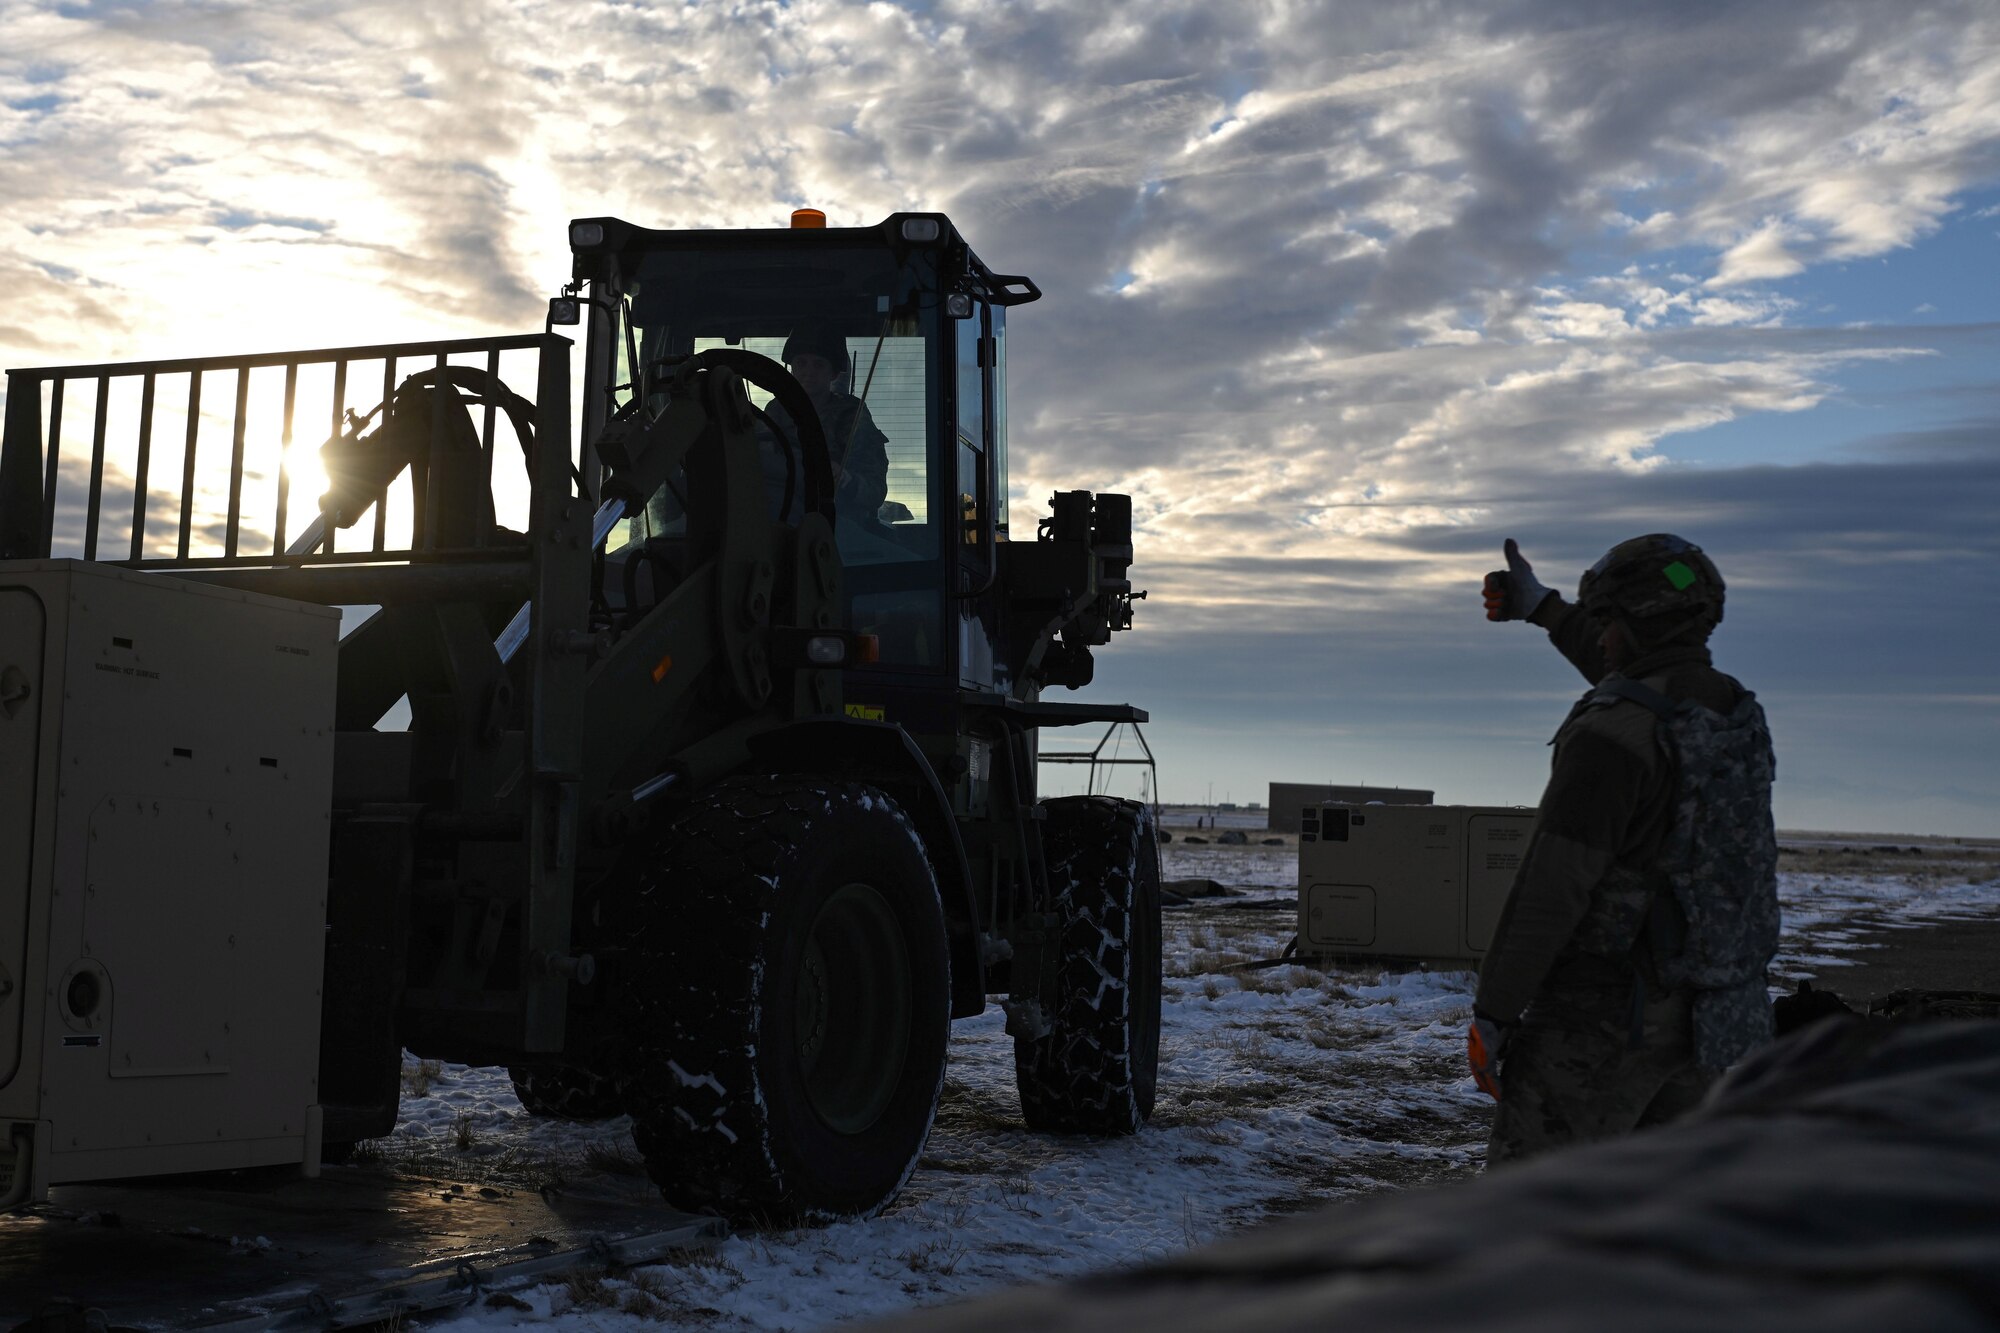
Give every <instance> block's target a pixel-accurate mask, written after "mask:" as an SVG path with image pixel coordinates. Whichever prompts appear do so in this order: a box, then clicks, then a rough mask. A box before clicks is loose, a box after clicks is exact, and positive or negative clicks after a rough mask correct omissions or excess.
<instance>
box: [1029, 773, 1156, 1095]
mask: <svg viewBox="0 0 2000 1333" xmlns="http://www.w3.org/2000/svg"><path fill="white" fill-rule="evenodd" d="M1042 808H1043V809H1044V810H1046V811H1047V812H1048V815H1047V821H1046V822H1045V823H1044V824H1043V833H1042V846H1043V851H1044V854H1045V856H1046V859H1047V861H1048V866H1049V880H1050V884H1051V887H1052V889H1053V890H1054V893H1055V911H1056V915H1057V917H1058V919H1059V925H1058V930H1059V932H1060V934H1059V937H1058V938H1059V943H1058V945H1057V950H1056V959H1055V965H1056V968H1057V978H1056V985H1057V999H1056V1002H1055V1006H1054V1010H1053V1012H1051V1013H1049V1014H1047V1015H1046V1018H1047V1020H1048V1023H1049V1031H1048V1033H1047V1034H1046V1035H1044V1036H1042V1037H1038V1038H1029V1037H1019V1036H1017V1037H1016V1038H1015V1039H1014V1077H1015V1081H1016V1083H1017V1084H1018V1086H1019V1088H1020V1092H1021V1115H1022V1117H1023V1118H1024V1119H1026V1120H1027V1122H1028V1127H1029V1128H1031V1129H1038V1130H1045V1131H1051V1132H1056V1133H1069V1134H1131V1133H1135V1132H1137V1130H1138V1128H1139V1126H1140V1125H1142V1124H1144V1123H1145V1122H1146V1119H1147V1118H1148V1117H1149V1116H1151V1115H1152V1114H1153V1092H1154V1088H1155V1085H1156V1084H1157V1083H1158V1080H1159V1066H1160V852H1159V845H1158V844H1157V843H1156V842H1155V841H1154V829H1153V815H1152V812H1151V811H1150V810H1148V809H1147V808H1146V807H1145V806H1143V805H1140V804H1138V803H1137V802H1134V801H1119V800H1114V799H1112V798H1110V797H1108V796H1068V797H1060V798H1057V799H1055V800H1050V801H1044V802H1043V803H1042Z"/></svg>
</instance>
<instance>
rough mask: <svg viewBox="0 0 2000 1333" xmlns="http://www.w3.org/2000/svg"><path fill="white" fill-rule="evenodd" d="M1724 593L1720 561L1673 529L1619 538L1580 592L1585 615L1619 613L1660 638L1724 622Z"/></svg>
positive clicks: (1586, 577) (1591, 570) (1603, 616)
mask: <svg viewBox="0 0 2000 1333" xmlns="http://www.w3.org/2000/svg"><path fill="white" fill-rule="evenodd" d="M1722 596H1723V587H1722V575H1721V573H1720V572H1718V571H1717V570H1716V568H1715V562H1714V561H1712V560H1710V559H1709V558H1708V557H1707V556H1706V555H1703V554H1702V550H1701V548H1700V547H1699V546H1696V545H1695V544H1694V543H1693V542H1691V541H1688V540H1686V539H1685V538H1681V537H1676V536H1674V535H1673V534H1672V533H1670V532H1653V533H1648V534H1647V535H1645V536H1644V537H1634V538H1632V539H1631V540H1630V541H1623V542H1619V543H1618V544H1617V545H1616V546H1614V547H1612V548H1611V549H1610V550H1609V551H1606V552H1605V553H1604V558H1603V559H1602V560H1599V561H1598V562H1597V563H1596V564H1594V565H1592V566H1591V567H1590V568H1589V569H1588V570H1586V571H1584V575H1583V582H1582V583H1580V584H1579V585H1577V590H1576V600H1577V604H1578V605H1579V606H1581V607H1582V608H1583V611H1584V614H1586V615H1589V616H1594V617H1596V618H1597V619H1600V620H1603V619H1607V618H1609V617H1612V616H1617V617H1620V618H1622V619H1624V620H1626V621H1629V622H1631V623H1632V624H1633V625H1634V626H1635V628H1638V629H1640V630H1641V631H1642V632H1645V633H1646V637H1649V638H1655V639H1666V638H1671V637H1674V636H1677V635H1679V634H1681V633H1683V632H1684V631H1686V630H1688V629H1691V628H1694V627H1696V626H1700V627H1701V628H1702V629H1704V630H1707V629H1712V628H1714V627H1715V626H1716V625H1718V624H1720V623H1722Z"/></svg>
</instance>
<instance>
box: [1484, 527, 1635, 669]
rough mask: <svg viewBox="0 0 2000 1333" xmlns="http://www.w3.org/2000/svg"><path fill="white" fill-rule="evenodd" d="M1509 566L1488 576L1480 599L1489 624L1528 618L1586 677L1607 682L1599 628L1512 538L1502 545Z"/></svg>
mask: <svg viewBox="0 0 2000 1333" xmlns="http://www.w3.org/2000/svg"><path fill="white" fill-rule="evenodd" d="M1501 553H1502V554H1503V555H1505V556H1506V558H1507V568H1505V569H1496V570H1494V571H1493V572H1492V573H1490V574H1488V575H1487V576H1486V580H1485V582H1484V584H1483V585H1482V586H1481V588H1480V596H1481V597H1482V598H1483V599H1484V600H1485V603H1486V618H1487V619H1488V620H1525V621H1527V622H1528V623H1529V624H1531V625H1538V626H1540V627H1541V628H1543V629H1545V630H1547V631H1548V634H1549V642H1550V643H1553V644H1554V645H1555V646H1556V651H1557V652H1560V653H1561V654H1562V655H1563V656H1564V657H1566V658H1568V659H1569V663H1570V665H1571V666H1573V667H1575V668H1576V669H1577V670H1578V671H1579V672H1581V673H1582V675H1583V678H1584V679H1585V680H1587V681H1589V682H1590V683H1591V684H1593V685H1595V684H1596V683H1597V682H1598V681H1600V680H1602V679H1603V678H1604V670H1605V668H1604V650H1603V648H1602V647H1600V646H1599V644H1598V642H1597V635H1598V626H1597V625H1596V623H1595V622H1593V621H1592V620H1591V619H1590V617H1588V616H1585V615H1583V614H1581V613H1580V612H1578V611H1577V609H1576V606H1575V605H1574V604H1573V603H1570V602H1567V601H1564V600H1563V595H1562V594H1561V593H1559V592H1557V591H1556V590H1555V589H1553V588H1551V587H1548V586H1547V585H1546V584H1544V583H1543V582H1542V581H1541V580H1540V579H1538V578H1536V577H1535V567H1534V566H1533V565H1531V564H1529V563H1528V558H1527V557H1526V556H1524V555H1522V554H1521V547H1520V544H1519V543H1518V542H1516V541H1515V540H1514V539H1513V538H1512V537H1509V538H1508V539H1507V540H1506V542H1505V543H1504V544H1503V545H1502V546H1501Z"/></svg>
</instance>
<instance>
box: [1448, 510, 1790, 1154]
mask: <svg viewBox="0 0 2000 1333" xmlns="http://www.w3.org/2000/svg"><path fill="white" fill-rule="evenodd" d="M1505 551H1506V557H1507V569H1506V570H1504V571H1496V572H1495V573H1493V574H1489V575H1487V577H1486V585H1485V589H1484V595H1485V600H1486V614H1487V619H1489V620H1527V621H1530V622H1531V623H1533V624H1536V625H1539V626H1541V627H1542V628H1544V629H1546V630H1547V631H1548V634H1549V638H1550V640H1551V641H1552V642H1553V643H1554V644H1555V646H1556V648H1557V649H1558V650H1560V651H1561V653H1562V654H1563V656H1564V657H1566V658H1568V659H1569V661H1570V662H1571V663H1572V664H1573V665H1574V666H1575V667H1576V668H1577V670H1579V671H1580V672H1582V673H1583V676H1584V679H1586V680H1588V681H1589V682H1590V683H1591V686H1592V688H1591V690H1590V691H1589V692H1588V693H1586V694H1585V695H1584V696H1583V698H1582V699H1581V700H1580V701H1579V702H1578V703H1577V705H1576V707H1575V708H1574V709H1572V710H1571V712H1570V715H1569V717H1568V719H1567V720H1566V721H1565V722H1564V723H1563V725H1562V728H1561V730H1559V731H1558V732H1557V733H1556V737H1555V740H1554V742H1553V744H1554V745H1555V757H1554V760H1553V763H1552V768H1551V773H1550V777H1549V784H1548V788H1547V790H1546V791H1545V792H1544V793H1543V796H1542V801H1541V808H1540V812H1539V814H1538V816H1537V818H1536V822H1535V829H1534V833H1533V834H1532V836H1531V840H1530V844H1529V847H1528V852H1527V855H1526V856H1525V857H1524V858H1523V863H1522V866H1521V869H1520V872H1519V873H1518V875H1517V876H1516V877H1515V880H1514V884H1513V888H1512V889H1511V890H1510V891H1509V894H1508V898H1507V904H1506V907H1505V908H1504V910H1503V911H1502V913H1501V916H1500V922H1499V925H1498V927H1497V928H1496V929H1495V931H1494V936H1493V944H1492V947H1491V949H1490V950H1489V952H1488V953H1487V955H1486V961H1485V964H1484V966H1483V967H1482V968H1481V969H1480V976H1479V991H1478V995H1477V998H1476V1000H1475V1002H1474V1007H1473V1024H1472V1028H1471V1030H1470V1032H1469V1033H1468V1046H1469V1052H1470V1056H1471V1062H1472V1066H1473V1075H1474V1078H1475V1080H1476V1081H1477V1082H1478V1084H1479V1086H1480V1087H1481V1088H1483V1089H1484V1090H1486V1091H1487V1092H1488V1093H1489V1094H1491V1095H1492V1096H1493V1097H1494V1098H1495V1099H1496V1100H1497V1101H1498V1102H1499V1107H1498V1110H1497V1112H1496V1114H1495V1117H1494V1124H1493V1136H1492V1140H1491V1142H1490V1144H1489V1146H1488V1149H1487V1161H1488V1163H1489V1164H1492V1163H1498V1162H1504V1161H1510V1160H1515V1159H1519V1158H1522V1157H1526V1156H1529V1155H1531V1154H1534V1153H1537V1152H1540V1151H1543V1150H1545V1149H1548V1148H1552V1147H1556V1146H1559V1145H1562V1144H1567V1143H1582V1142H1588V1141H1590V1140H1593V1139H1600V1138H1605V1137H1608V1136H1610V1135H1614V1134H1619V1133H1623V1132H1625V1131H1627V1130H1630V1129H1634V1128H1638V1127H1641V1126H1646V1125H1653V1124H1658V1123H1661V1122H1663V1121H1666V1120H1671V1119H1673V1118H1674V1117H1675V1116H1677V1115H1679V1114H1681V1113H1682V1112H1684V1111H1686V1110H1688V1109H1689V1108H1691V1107H1692V1106H1694V1105H1695V1104H1696V1103H1697V1102H1699V1101H1700V1100H1701V1098H1702V1096H1703V1094H1704V1093H1705V1092H1706V1091H1707V1089H1708V1086H1709V1084H1710V1083H1711V1082H1712V1081H1713V1080H1714V1078H1715V1076H1716V1074H1717V1073H1719V1072H1720V1071H1721V1070H1722V1069H1724V1068H1726V1067H1728V1066H1729V1065H1730V1064H1732V1063H1734V1062H1735V1061H1736V1060H1737V1059H1739V1058H1740V1057H1741V1056H1742V1055H1743V1054H1744V1053H1745V1052H1747V1051H1748V1050H1749V1049H1751V1048H1752V1047H1753V1046H1756V1045H1758V1044H1760V1043H1761V1042H1763V1041H1766V1040H1768V1039H1769V1037H1770V1033H1771V1016H1770V1004H1769V1000H1768V998H1767V995H1766V991H1765V975H1764V970H1765V967H1766V966H1767V965H1768V963H1769V962H1770V959H1771V956H1772V954H1773V953H1774V952H1775V951H1776V948H1777V939H1778V901H1777V838H1776V834H1775V832H1774V831H1773V828H1772V821H1771V780H1772V777H1773V773H1774V760H1773V758H1772V753H1771V738H1770V732H1769V729H1768V728H1767V727H1766V725H1765V722H1764V713H1763V710H1762V708H1760V707H1759V706H1758V704H1757V700H1756V696H1755V695H1753V694H1751V693H1750V692H1749V691H1748V690H1746V689H1744V688H1743V687H1742V685H1740V684H1738V683H1737V682H1736V681H1735V680H1733V679H1731V678H1730V677H1729V676H1726V675H1724V674H1722V673H1721V672H1719V671H1717V670H1716V669H1715V667H1714V665H1713V664H1712V662H1711V660H1710V656H1709V650H1708V637H1709V632H1710V631H1711V630H1713V629H1714V628H1715V626H1716V625H1717V624H1718V623H1720V622H1721V620H1722V602H1723V584H1722V576H1721V575H1720V574H1719V573H1718V572H1717V571H1716V568H1715V565H1714V564H1713V563H1712V562H1711V561H1710V560H1709V559H1708V557H1707V556H1706V555H1704V554H1703V553H1702V551H1701V548H1699V547H1697V546H1695V545H1693V544H1692V543H1690V542H1687V541H1684V540H1682V539H1681V538H1679V537H1675V536H1671V535H1669V534H1665V533H1654V534H1651V535H1648V536H1644V537H1636V538H1633V539H1632V540H1630V541H1626V542H1621V543H1619V544H1618V545H1617V546H1614V547H1612V548H1611V550H1610V552H1609V553H1607V554H1606V555H1605V557H1604V558H1603V559H1602V560H1600V561H1598V562H1597V564H1596V565H1594V566H1592V567H1591V569H1590V571H1589V572H1588V573H1586V574H1585V575H1584V576H1583V582H1582V584H1581V586H1580V587H1579V589H1578V600H1577V602H1576V603H1575V604H1571V603H1568V602H1566V601H1564V600H1563V598H1562V596H1561V595H1560V594H1558V593H1555V592H1553V591H1551V590H1550V589H1548V588H1546V587H1544V586H1543V585H1542V584H1541V583H1540V582H1539V581H1537V580H1536V578H1535V576H1534V570H1533V567H1532V566H1530V565H1529V563H1528V562H1527V561H1526V560H1525V559H1523V558H1522V556H1521V553H1520V549H1519V547H1517V546H1516V545H1515V543H1514V541H1513V540H1512V539H1511V538H1510V539H1508V541H1507V543H1506V548H1505Z"/></svg>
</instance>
